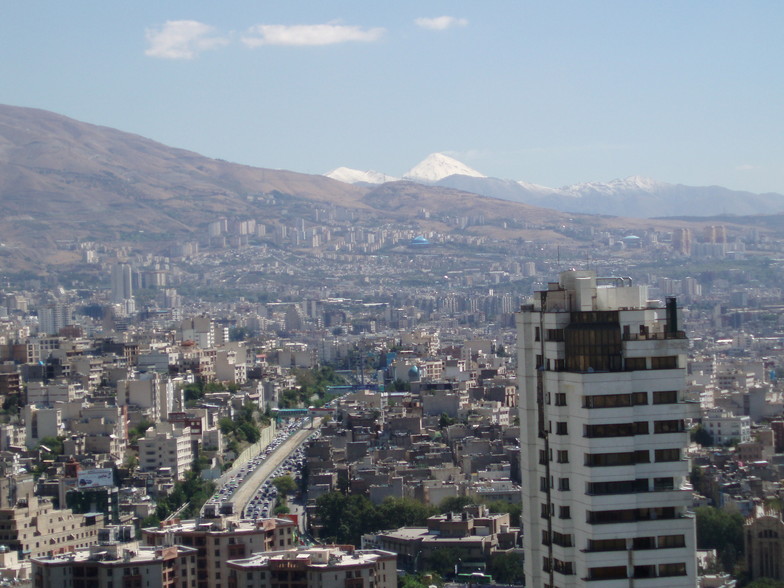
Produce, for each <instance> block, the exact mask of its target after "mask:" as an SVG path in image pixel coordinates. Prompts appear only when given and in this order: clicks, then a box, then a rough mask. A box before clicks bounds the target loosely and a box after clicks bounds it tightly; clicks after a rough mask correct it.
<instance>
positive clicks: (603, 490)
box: [585, 478, 648, 496]
mask: <svg viewBox="0 0 784 588" xmlns="http://www.w3.org/2000/svg"><path fill="white" fill-rule="evenodd" d="M585 486H586V494H589V495H593V496H607V495H610V494H634V493H637V492H647V491H648V480H647V478H638V479H636V480H620V481H617V482H588V483H586V485H585Z"/></svg>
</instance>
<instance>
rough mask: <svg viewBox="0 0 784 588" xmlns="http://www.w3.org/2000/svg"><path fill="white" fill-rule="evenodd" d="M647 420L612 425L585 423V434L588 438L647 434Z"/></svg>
mask: <svg viewBox="0 0 784 588" xmlns="http://www.w3.org/2000/svg"><path fill="white" fill-rule="evenodd" d="M647 434H648V421H638V422H635V423H615V424H612V425H606V424H600V425H585V436H586V437H589V438H601V437H632V436H634V435H647Z"/></svg>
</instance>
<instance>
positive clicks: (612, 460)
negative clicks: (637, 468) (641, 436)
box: [585, 449, 650, 468]
mask: <svg viewBox="0 0 784 588" xmlns="http://www.w3.org/2000/svg"><path fill="white" fill-rule="evenodd" d="M637 463H650V456H649V454H648V451H647V450H645V449H643V450H639V451H627V452H623V453H586V454H585V465H586V466H588V467H589V468H596V467H612V466H625V465H634V464H637Z"/></svg>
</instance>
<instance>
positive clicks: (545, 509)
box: [540, 502, 550, 519]
mask: <svg viewBox="0 0 784 588" xmlns="http://www.w3.org/2000/svg"><path fill="white" fill-rule="evenodd" d="M540 507H541V511H542V512H541V516H542V518H543V519H546V518H549V516H550V509H549V508H548V507H547V503H546V502H545V503H542V504H541V505H540Z"/></svg>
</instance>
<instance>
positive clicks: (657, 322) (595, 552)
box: [517, 270, 697, 588]
mask: <svg viewBox="0 0 784 588" xmlns="http://www.w3.org/2000/svg"><path fill="white" fill-rule="evenodd" d="M605 281H607V280H606V279H604V280H603V279H601V278H597V277H596V275H595V273H594V272H590V271H574V270H572V271H568V272H564V273H562V274H561V276H560V281H559V282H558V283H552V284H550V285H549V289H548V290H547V291H543V292H539V293H537V295H536V296H535V299H534V304H532V305H530V306H527V307H523V309H522V310H521V312H520V313H518V314H517V328H518V341H519V362H518V366H519V367H518V369H519V390H520V425H521V426H520V428H521V431H522V433H521V447H522V452H521V466H520V469H521V474H522V480H523V484H522V485H523V490H522V495H523V517H524V519H523V526H524V529H525V536H524V549H525V554H526V557H525V574H526V581H527V585H528V586H537V587H541V586H597V585H601V586H602V588H612V587H614V586H619V587H620V586H624V587H626V586H629V585H630V584H631V583H632V582H634V584H635V585H638V584H639V585H640V586H642V585H645V586H656V587H665V586H666V587H668V588H674V587H678V586H683V587H686V586H688V587H690V588H691V587H693V586H695V584H696V576H697V570H696V557H695V543H696V540H695V526H694V519H693V518H692V516H691V514H690V513H689V512H688V508H689V506H690V504H691V499H692V493H691V488H690V486H689V485H688V462H687V461H686V460H685V459H684V455H683V452H684V447H685V446H686V445H687V443H688V433H687V431H686V427H685V424H684V418H686V417H689V416H690V412H691V405H688V404H685V403H684V402H683V398H682V395H683V387H684V376H685V372H686V349H687V341H686V339H685V336H684V334H683V332H682V331H679V330H678V325H677V309H676V308H675V304H674V302H675V301H674V299H671V300H668V306H667V308H666V309H662V308H656V307H655V306H653V305H650V304H649V303H648V301H647V299H646V297H647V292H646V289H645V287H639V286H632V285H631V280H630V279H628V278H624V279H612V280H611V281H612V282H613V285H607V286H605V285H602V282H605ZM643 579H644V582H642V581H641V580H643ZM638 580H639V582H638Z"/></svg>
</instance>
